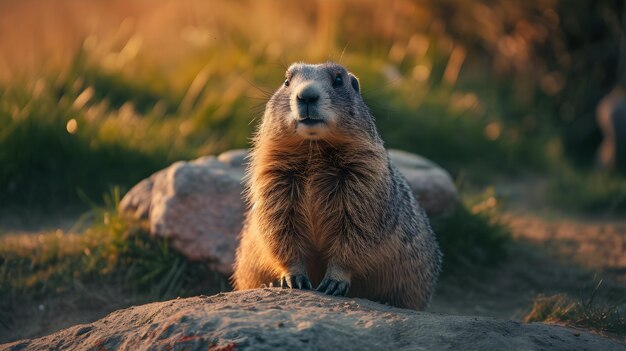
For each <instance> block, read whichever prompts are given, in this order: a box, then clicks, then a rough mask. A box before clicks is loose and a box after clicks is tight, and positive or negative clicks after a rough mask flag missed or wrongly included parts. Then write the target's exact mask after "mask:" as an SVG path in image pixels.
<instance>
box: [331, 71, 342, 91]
mask: <svg viewBox="0 0 626 351" xmlns="http://www.w3.org/2000/svg"><path fill="white" fill-rule="evenodd" d="M342 85H343V79H342V78H341V75H340V74H337V76H336V77H335V79H333V87H335V88H337V87H340V86H342Z"/></svg>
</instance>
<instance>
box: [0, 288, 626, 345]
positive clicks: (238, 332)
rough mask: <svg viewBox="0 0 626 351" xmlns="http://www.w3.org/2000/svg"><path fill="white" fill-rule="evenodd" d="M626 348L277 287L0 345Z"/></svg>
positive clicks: (148, 308) (560, 332)
mask: <svg viewBox="0 0 626 351" xmlns="http://www.w3.org/2000/svg"><path fill="white" fill-rule="evenodd" d="M50 349H55V350H59V349H63V350H87V349H89V350H101V349H107V350H207V349H215V350H234V349H236V350H318V349H321V350H555V351H559V350H568V351H569V350H607V351H610V350H622V351H623V350H626V345H624V344H621V343H619V342H617V341H614V340H611V339H607V338H603V337H601V336H598V335H593V334H590V333H587V332H583V331H579V330H573V329H568V328H563V327H558V326H551V325H545V324H541V323H532V324H521V323H519V322H514V321H505V320H498V319H495V318H485V317H470V316H450V315H441V314H434V313H427V312H415V311H411V310H404V309H399V308H394V307H389V306H385V305H381V304H377V303H375V302H371V301H367V300H361V299H348V298H340V297H332V296H326V295H322V294H320V293H316V292H310V291H301V290H285V289H279V288H273V289H257V290H247V291H240V292H232V293H220V294H217V295H215V296H211V297H203V296H200V297H193V298H187V299H176V300H171V301H166V302H157V303H152V304H147V305H143V306H137V307H131V308H128V309H125V310H119V311H116V312H113V313H111V314H110V315H108V316H107V317H105V318H103V319H100V320H98V321H96V322H93V323H90V324H84V325H77V326H74V327H71V328H68V329H65V330H62V331H59V332H57V333H54V334H52V335H48V336H45V337H42V338H39V339H34V340H22V341H18V342H14V343H10V344H4V345H0V350H33V351H34V350H50Z"/></svg>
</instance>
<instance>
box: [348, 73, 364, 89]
mask: <svg viewBox="0 0 626 351" xmlns="http://www.w3.org/2000/svg"><path fill="white" fill-rule="evenodd" d="M348 75H349V76H350V85H352V88H354V91H356V92H357V93H360V92H361V89H360V87H359V78H357V77H356V76H355V75H354V74H352V73H348Z"/></svg>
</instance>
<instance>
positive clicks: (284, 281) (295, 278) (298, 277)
mask: <svg viewBox="0 0 626 351" xmlns="http://www.w3.org/2000/svg"><path fill="white" fill-rule="evenodd" d="M280 287H281V288H285V289H286V288H290V289H301V290H302V289H309V290H310V289H313V286H312V285H311V281H310V280H309V277H308V276H307V274H306V273H304V274H295V275H291V274H284V275H283V276H282V278H281V279H280Z"/></svg>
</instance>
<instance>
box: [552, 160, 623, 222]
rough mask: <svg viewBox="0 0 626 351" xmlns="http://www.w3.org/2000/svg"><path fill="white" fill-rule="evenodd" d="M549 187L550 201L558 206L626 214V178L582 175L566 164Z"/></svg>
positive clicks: (601, 212) (597, 174) (606, 174)
mask: <svg viewBox="0 0 626 351" xmlns="http://www.w3.org/2000/svg"><path fill="white" fill-rule="evenodd" d="M554 173H555V175H554V176H553V177H552V179H551V180H550V184H549V187H548V189H549V194H548V196H549V199H550V200H551V201H552V203H554V204H555V205H556V206H557V207H559V208H563V209H568V210H573V211H578V212H586V213H594V214H609V215H611V214H619V213H624V212H626V179H624V178H622V177H618V176H616V175H614V174H611V173H606V172H604V173H601V172H595V173H591V172H580V171H575V170H573V169H572V168H571V167H569V166H567V165H564V166H562V167H560V168H559V169H558V170H556V171H555V172H554Z"/></svg>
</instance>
